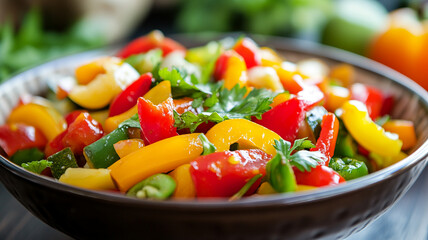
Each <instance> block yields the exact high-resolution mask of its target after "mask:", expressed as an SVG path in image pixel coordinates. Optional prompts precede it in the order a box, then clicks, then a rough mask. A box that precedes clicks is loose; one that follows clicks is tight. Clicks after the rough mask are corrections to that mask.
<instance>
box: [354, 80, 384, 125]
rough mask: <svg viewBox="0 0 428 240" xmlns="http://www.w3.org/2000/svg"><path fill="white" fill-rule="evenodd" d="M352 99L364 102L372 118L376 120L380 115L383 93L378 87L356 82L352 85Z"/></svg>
mask: <svg viewBox="0 0 428 240" xmlns="http://www.w3.org/2000/svg"><path fill="white" fill-rule="evenodd" d="M351 99H352V100H358V101H360V102H362V103H364V104H365V105H366V106H367V110H368V112H369V115H370V118H371V119H372V120H376V118H378V117H379V116H380V112H381V110H382V103H383V94H382V92H381V91H379V90H378V89H376V88H374V87H370V86H366V85H364V84H361V83H355V84H353V85H352V86H351Z"/></svg>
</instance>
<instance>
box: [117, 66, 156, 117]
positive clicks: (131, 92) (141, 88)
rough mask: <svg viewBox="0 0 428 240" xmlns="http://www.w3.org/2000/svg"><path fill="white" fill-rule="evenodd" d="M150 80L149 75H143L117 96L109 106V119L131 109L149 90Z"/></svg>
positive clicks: (150, 75) (150, 76)
mask: <svg viewBox="0 0 428 240" xmlns="http://www.w3.org/2000/svg"><path fill="white" fill-rule="evenodd" d="M152 79H153V77H152V74H151V73H145V74H143V75H141V76H140V78H138V79H137V80H136V81H135V82H133V83H132V84H131V85H129V86H128V87H127V88H125V90H123V91H122V92H121V93H120V94H119V95H117V97H116V98H115V99H114V100H113V101H112V103H111V104H110V111H109V117H112V116H116V115H119V114H121V113H124V112H126V111H128V110H129V109H130V108H132V107H133V106H134V105H135V104H136V103H137V99H138V98H139V97H141V96H143V95H144V94H146V93H147V92H148V91H149V90H150V85H151V84H152Z"/></svg>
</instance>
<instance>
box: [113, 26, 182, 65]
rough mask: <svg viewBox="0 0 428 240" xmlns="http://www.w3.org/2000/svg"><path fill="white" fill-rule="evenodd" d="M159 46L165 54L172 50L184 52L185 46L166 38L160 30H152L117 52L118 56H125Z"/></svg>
mask: <svg viewBox="0 0 428 240" xmlns="http://www.w3.org/2000/svg"><path fill="white" fill-rule="evenodd" d="M155 48H159V49H161V50H162V55H163V56H166V55H168V54H169V53H171V52H173V51H182V52H185V51H186V48H185V47H184V46H183V45H181V44H179V43H178V42H176V41H174V40H172V39H170V38H166V37H165V36H164V35H163V34H162V33H161V32H160V31H156V30H155V31H152V32H151V33H149V34H148V35H146V36H143V37H140V38H137V39H135V40H134V41H132V42H130V43H129V44H128V45H126V46H125V47H124V48H123V49H122V50H120V51H119V53H118V54H117V56H118V57H120V58H127V57H129V56H131V55H134V54H139V53H145V52H148V51H150V50H152V49H155Z"/></svg>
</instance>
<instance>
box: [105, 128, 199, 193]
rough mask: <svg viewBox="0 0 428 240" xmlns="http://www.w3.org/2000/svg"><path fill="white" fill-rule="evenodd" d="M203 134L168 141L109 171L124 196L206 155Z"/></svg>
mask: <svg viewBox="0 0 428 240" xmlns="http://www.w3.org/2000/svg"><path fill="white" fill-rule="evenodd" d="M198 136H199V133H194V134H185V135H179V136H175V137H171V138H167V139H164V140H161V141H158V142H155V143H153V144H150V145H148V146H145V147H143V148H141V149H139V150H137V151H135V152H133V153H130V154H128V155H126V156H125V157H123V158H121V159H119V160H118V161H117V162H115V163H114V164H113V165H111V166H110V167H109V169H110V170H111V176H112V178H113V180H114V182H115V183H116V185H117V186H118V187H119V190H120V191H121V192H126V191H128V190H129V189H130V188H131V187H132V186H134V185H135V184H137V183H138V182H140V181H142V180H143V179H145V178H147V177H150V176H151V175H153V174H156V173H164V172H169V171H171V170H173V169H175V168H177V167H179V166H180V165H183V164H186V163H190V162H191V161H193V160H194V159H195V158H197V157H198V156H200V155H201V153H202V151H203V147H202V142H201V140H200V139H199V137H198Z"/></svg>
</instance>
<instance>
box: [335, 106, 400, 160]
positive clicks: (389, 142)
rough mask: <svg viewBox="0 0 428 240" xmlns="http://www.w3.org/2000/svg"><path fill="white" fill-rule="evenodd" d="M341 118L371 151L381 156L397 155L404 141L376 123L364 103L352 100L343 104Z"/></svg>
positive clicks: (360, 142)
mask: <svg viewBox="0 0 428 240" xmlns="http://www.w3.org/2000/svg"><path fill="white" fill-rule="evenodd" d="M342 111H343V112H342V115H341V118H342V120H343V123H344V124H345V126H346V129H348V131H349V133H350V134H351V135H352V137H353V138H354V139H355V140H356V141H357V142H358V143H359V144H360V145H361V146H363V147H364V148H366V149H367V150H368V151H370V152H374V153H377V154H379V155H381V156H385V157H387V156H390V157H393V156H396V155H398V154H399V153H400V150H401V146H402V145H403V142H402V141H401V140H400V139H399V138H398V135H397V134H393V133H389V132H385V130H384V129H383V128H382V127H380V126H378V125H376V123H374V122H373V121H372V120H371V118H370V116H369V113H368V110H367V108H366V106H365V105H364V103H362V102H360V101H356V100H350V101H347V102H345V103H344V104H343V106H342Z"/></svg>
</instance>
